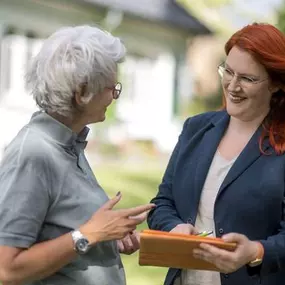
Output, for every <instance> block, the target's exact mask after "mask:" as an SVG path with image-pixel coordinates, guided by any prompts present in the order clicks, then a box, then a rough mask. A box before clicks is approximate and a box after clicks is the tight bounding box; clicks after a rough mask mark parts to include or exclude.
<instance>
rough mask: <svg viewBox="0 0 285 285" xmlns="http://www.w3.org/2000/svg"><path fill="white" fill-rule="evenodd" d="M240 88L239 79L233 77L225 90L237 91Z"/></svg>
mask: <svg viewBox="0 0 285 285" xmlns="http://www.w3.org/2000/svg"><path fill="white" fill-rule="evenodd" d="M240 88H241V86H240V82H239V78H238V77H237V76H236V75H235V76H234V77H233V78H232V79H231V81H230V82H229V84H228V86H227V89H228V91H239V90H240Z"/></svg>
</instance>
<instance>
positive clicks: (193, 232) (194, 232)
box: [189, 225, 199, 235]
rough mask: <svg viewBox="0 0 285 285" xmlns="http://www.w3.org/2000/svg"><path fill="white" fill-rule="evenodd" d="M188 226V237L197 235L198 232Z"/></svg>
mask: <svg viewBox="0 0 285 285" xmlns="http://www.w3.org/2000/svg"><path fill="white" fill-rule="evenodd" d="M189 226H190V229H189V234H190V235H197V234H198V233H199V231H198V230H197V229H196V228H195V227H193V226H191V225H189Z"/></svg>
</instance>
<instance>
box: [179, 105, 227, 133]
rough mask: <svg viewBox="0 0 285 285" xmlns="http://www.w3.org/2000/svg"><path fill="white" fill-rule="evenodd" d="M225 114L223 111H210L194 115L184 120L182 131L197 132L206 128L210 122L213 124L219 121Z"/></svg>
mask: <svg viewBox="0 0 285 285" xmlns="http://www.w3.org/2000/svg"><path fill="white" fill-rule="evenodd" d="M225 114H226V111H225V110H221V111H211V112H205V113H202V114H198V115H195V116H193V117H189V118H187V119H186V121H185V123H184V127H183V131H184V132H185V131H189V130H196V129H197V130H198V129H200V128H202V127H204V126H206V125H207V124H208V123H210V122H215V121H218V120H219V119H221V118H222V117H223V116H224V115H225Z"/></svg>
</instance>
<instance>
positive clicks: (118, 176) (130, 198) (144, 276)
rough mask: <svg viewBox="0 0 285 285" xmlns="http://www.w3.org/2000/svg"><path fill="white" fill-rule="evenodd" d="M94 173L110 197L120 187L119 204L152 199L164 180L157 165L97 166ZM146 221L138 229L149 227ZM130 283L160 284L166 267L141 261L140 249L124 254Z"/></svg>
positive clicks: (123, 204) (131, 203) (142, 202)
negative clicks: (139, 256) (147, 265)
mask: <svg viewBox="0 0 285 285" xmlns="http://www.w3.org/2000/svg"><path fill="white" fill-rule="evenodd" d="M94 172H95V175H96V177H97V179H98V181H99V183H100V184H101V185H102V186H103V188H104V189H105V191H106V192H107V193H108V195H109V196H110V197H112V196H113V195H115V194H116V193H117V192H118V191H121V192H122V195H123V197H122V200H121V201H120V203H119V207H132V206H136V205H140V204H144V203H147V202H149V200H150V199H151V198H152V197H154V196H155V195H156V192H157V186H158V184H159V182H160V180H161V176H162V173H163V169H162V168H159V167H154V166H148V165H143V166H136V167H130V166H129V167H122V166H118V165H113V166H110V165H108V166H98V165H97V166H95V167H94ZM146 228H147V225H146V223H144V224H142V225H140V226H139V228H138V229H139V230H141V229H146ZM122 258H123V262H124V266H125V270H126V275H127V285H161V284H163V281H164V277H165V274H166V271H167V269H166V268H158V267H145V266H139V265H138V253H135V254H133V255H130V256H127V255H122Z"/></svg>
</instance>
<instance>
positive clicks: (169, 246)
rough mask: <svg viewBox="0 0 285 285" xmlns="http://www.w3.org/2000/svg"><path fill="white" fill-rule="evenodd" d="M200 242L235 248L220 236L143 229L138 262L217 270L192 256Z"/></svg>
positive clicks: (141, 263) (229, 248) (227, 248)
mask: <svg viewBox="0 0 285 285" xmlns="http://www.w3.org/2000/svg"><path fill="white" fill-rule="evenodd" d="M202 242H203V243H208V244H211V245H214V246H217V247H219V248H222V249H225V250H230V251H233V250H235V248H236V244H235V243H226V242H224V241H223V240H222V239H220V238H213V237H199V236H195V235H186V234H177V233H168V232H162V231H154V230H144V231H142V232H141V233H140V252H139V264H140V265H150V266H161V267H172V268H184V269H198V270H211V271H218V269H217V268H216V267H215V266H214V265H213V264H212V263H209V262H206V261H204V260H201V259H196V258H194V257H193V254H192V251H193V249H194V248H198V247H199V244H200V243H202Z"/></svg>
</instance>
